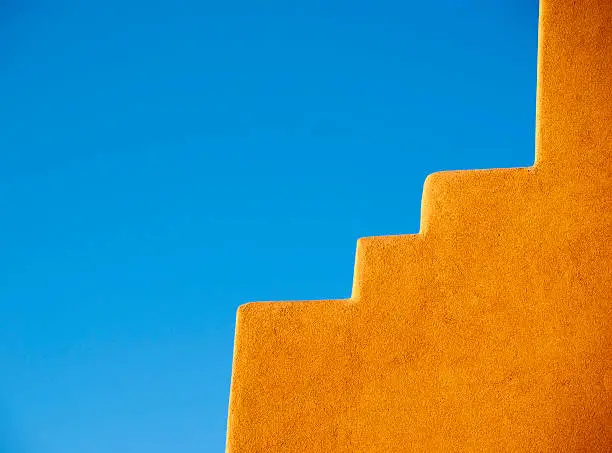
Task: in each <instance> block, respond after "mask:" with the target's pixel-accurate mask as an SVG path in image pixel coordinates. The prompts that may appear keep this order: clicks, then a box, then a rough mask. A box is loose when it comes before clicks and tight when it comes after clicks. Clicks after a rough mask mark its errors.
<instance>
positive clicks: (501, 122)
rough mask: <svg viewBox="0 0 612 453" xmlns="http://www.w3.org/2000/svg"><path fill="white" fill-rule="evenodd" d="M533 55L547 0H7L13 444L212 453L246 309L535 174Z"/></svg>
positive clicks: (4, 74)
mask: <svg viewBox="0 0 612 453" xmlns="http://www.w3.org/2000/svg"><path fill="white" fill-rule="evenodd" d="M536 50H537V1H535V0H534V1H532V0H496V1H490V0H487V1H485V0H439V1H437V2H412V1H405V0H404V1H399V0H382V1H380V0H377V1H373V0H360V1H350V2H349V1H342V0H326V1H318V0H315V1H313V0H292V1H290V2H280V1H274V0H264V1H258V2H249V1H244V0H229V1H225V2H207V1H205V0H204V1H155V0H153V1H147V2H145V1H140V0H131V1H130V0H123V1H121V2H119V1H116V0H106V1H104V2H84V1H82V2H78V1H62V0H58V1H54V2H43V1H36V0H25V1H18V0H0V209H1V211H0V213H1V216H0V367H1V368H0V451H2V452H7V453H30V452H34V453H84V452H86V453H98V452H100V453H102V452H105V453H106V452H121V453H129V452H135V453H141V452H147V453H161V452H181V453H191V452H194V453H195V452H209V451H210V452H219V451H222V450H223V447H224V443H225V427H226V416H227V402H228V392H229V382H230V374H231V359H232V347H233V335H234V321H235V311H236V308H237V306H238V305H240V304H242V303H244V302H248V301H254V300H283V299H290V300H295V299H325V298H344V297H348V296H349V293H350V287H351V281H352V272H353V259H354V253H355V244H356V241H357V238H359V237H362V236H372V235H383V234H400V233H414V232H416V231H417V229H418V224H419V209H420V199H421V188H422V184H423V181H424V179H425V177H426V175H427V174H428V173H431V172H433V171H437V170H445V169H467V168H488V167H512V166H527V165H531V164H532V163H533V155H534V121H535V83H536V79H535V77H536V72H535V71H536Z"/></svg>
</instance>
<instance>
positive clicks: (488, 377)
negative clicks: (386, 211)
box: [227, 0, 612, 453]
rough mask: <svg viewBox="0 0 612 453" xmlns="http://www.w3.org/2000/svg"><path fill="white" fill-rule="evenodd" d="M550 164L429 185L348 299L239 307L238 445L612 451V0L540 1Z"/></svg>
mask: <svg viewBox="0 0 612 453" xmlns="http://www.w3.org/2000/svg"><path fill="white" fill-rule="evenodd" d="M537 77H538V79H537V80H538V85H537V105H536V108H537V124H536V146H535V164H534V165H533V166H532V167H527V168H508V169H491V170H474V171H449V172H440V173H435V174H432V175H430V176H429V177H428V178H427V179H426V181H425V184H424V189H423V201H422V211H421V216H422V220H421V228H420V232H419V233H418V234H414V235H402V236H382V237H368V238H363V239H360V240H359V241H358V243H357V253H356V263H355V277H354V285H353V291H352V296H351V298H350V299H345V300H327V301H309V302H306V301H301V302H266V303H250V304H246V305H243V306H241V307H240V308H239V310H238V314H237V324H236V340H235V349H234V363H233V375H232V384H231V395H230V405H229V416H228V430H227V451H228V452H230V453H255V452H262V453H264V452H266V453H267V452H292V453H296V452H325V453H330V452H366V453H371V452H381V453H383V452H384V453H388V452H406V451H410V452H446V451H448V452H456V451H477V452H485V451H486V452H503V451H511V452H610V451H612V191H611V189H612V0H541V1H540V28H539V56H538V74H537Z"/></svg>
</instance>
